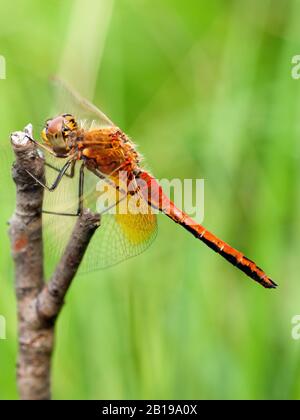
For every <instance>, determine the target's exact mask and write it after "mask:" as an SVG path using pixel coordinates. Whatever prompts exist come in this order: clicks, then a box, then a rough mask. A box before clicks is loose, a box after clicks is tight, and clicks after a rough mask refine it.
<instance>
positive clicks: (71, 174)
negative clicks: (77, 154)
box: [45, 160, 76, 178]
mask: <svg viewBox="0 0 300 420" xmlns="http://www.w3.org/2000/svg"><path fill="white" fill-rule="evenodd" d="M75 163H76V161H75V160H74V161H72V165H71V169H70V173H69V174H68V173H67V172H66V173H65V174H64V175H65V176H66V177H68V178H74V175H75ZM45 166H48V168H51V169H53V170H54V171H56V172H60V171H61V169H60V168H57V167H56V166H54V165H51V163H49V162H45Z"/></svg>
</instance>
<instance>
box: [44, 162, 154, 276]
mask: <svg viewBox="0 0 300 420" xmlns="http://www.w3.org/2000/svg"><path fill="white" fill-rule="evenodd" d="M79 164H80V163H79ZM78 169H79V168H78ZM51 171H52V169H50V170H49V171H47V172H51ZM47 175H48V174H47ZM50 175H51V176H52V177H53V173H52V174H50V173H49V176H50ZM55 175H56V174H55ZM55 175H54V176H55ZM49 179H50V178H49ZM99 183H100V184H101V183H105V181H103V180H102V181H101V180H99V178H98V177H96V176H95V175H94V174H93V173H90V172H89V171H87V170H86V171H85V182H84V186H85V190H84V206H85V207H88V208H91V209H92V210H93V211H95V210H96V209H98V210H99V207H101V204H99V200H100V201H101V199H102V193H101V191H103V188H102V187H101V185H100V186H99ZM96 185H97V187H96ZM105 187H107V188H108V189H109V188H111V191H108V194H107V195H110V193H111V195H112V196H115V194H114V191H113V187H109V186H108V185H107V184H106V183H105ZM107 188H106V189H107ZM137 202H138V203H139V213H137V214H133V213H132V208H133V207H135V206H136V203H137ZM111 203H112V202H110V204H111ZM77 204H78V170H77V171H76V175H75V177H74V178H73V179H69V178H66V177H65V178H64V179H63V181H62V183H61V184H60V185H59V187H58V189H57V190H56V191H55V192H51V193H49V192H46V193H45V206H44V208H45V210H48V211H55V212H59V213H61V212H63V213H72V212H74V213H75V212H76V210H77ZM112 208H113V206H112ZM114 208H115V211H114V214H108V213H103V214H102V218H101V226H100V228H99V229H98V230H97V231H96V233H95V235H94V236H93V238H92V241H91V243H90V245H89V248H88V250H87V253H86V255H85V257H84V260H83V261H82V264H81V266H80V270H79V272H80V273H85V272H89V271H93V270H97V269H101V268H106V267H110V266H112V265H115V264H117V263H119V262H121V261H123V260H126V259H128V258H130V257H133V256H136V255H138V254H140V253H142V252H143V251H145V250H146V249H147V248H148V247H149V246H150V245H151V243H152V242H153V240H154V239H155V237H156V234H157V220H156V215H155V214H153V213H152V211H151V209H150V208H149V207H148V204H147V203H146V202H145V201H144V199H143V197H142V196H140V195H139V193H137V194H136V195H135V196H133V197H132V196H130V197H126V198H125V199H124V200H122V201H120V203H118V202H115V206H114ZM76 220H77V217H68V216H60V215H48V214H44V215H43V226H44V242H45V256H46V261H47V262H48V264H47V274H48V275H49V274H50V273H51V272H52V271H53V268H54V267H55V265H56V264H57V262H58V261H59V259H60V257H61V255H62V253H63V251H64V249H65V247H66V245H67V243H68V240H69V238H70V235H71V233H72V230H73V228H74V225H75V223H76Z"/></svg>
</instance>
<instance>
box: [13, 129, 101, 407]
mask: <svg viewBox="0 0 300 420" xmlns="http://www.w3.org/2000/svg"><path fill="white" fill-rule="evenodd" d="M27 136H29V137H31V138H32V127H31V126H30V125H29V126H27V127H26V128H25V129H24V132H16V133H13V134H12V135H11V143H12V147H13V150H14V152H15V156H16V161H15V163H14V165H13V169H12V177H13V179H14V182H15V184H16V209H15V212H14V214H13V216H12V218H11V220H10V229H9V234H10V239H11V250H12V256H13V258H14V262H15V289H16V297H17V305H18V339H19V354H18V363H17V384H18V391H19V395H20V398H21V399H23V400H48V399H50V398H51V391H50V376H51V356H52V353H53V349H54V327H55V322H56V319H57V316H58V315H59V313H60V311H61V308H62V306H63V302H64V298H65V295H66V293H67V291H68V289H69V287H70V285H71V282H72V280H73V278H74V276H75V274H76V272H77V270H78V267H79V265H80V262H81V261H82V258H83V256H84V254H85V251H86V249H87V247H88V244H89V242H90V240H91V238H92V236H93V233H94V232H95V230H96V229H97V228H98V226H99V225H100V216H99V215H97V214H94V213H91V212H90V211H89V210H85V211H84V212H83V214H82V215H81V216H80V217H79V218H78V220H77V223H76V225H75V227H74V230H73V233H72V235H71V238H70V241H69V244H68V245H67V247H66V250H65V253H64V255H63V256H62V258H61V261H60V262H59V264H58V266H57V268H56V270H55V272H54V273H53V276H52V278H51V279H50V281H49V282H48V283H45V280H44V270H43V238H42V206H43V191H44V190H43V187H42V186H41V185H40V184H38V183H37V182H35V181H34V179H33V178H32V177H31V176H30V175H29V173H28V172H30V173H32V174H33V175H34V176H35V177H36V178H37V179H39V180H41V181H43V182H44V181H45V179H44V178H45V172H44V158H43V156H42V155H41V153H40V152H39V151H38V150H37V148H36V145H35V144H34V143H33V142H32V141H30V139H29V138H28V137H27ZM27 171H28V172H27Z"/></svg>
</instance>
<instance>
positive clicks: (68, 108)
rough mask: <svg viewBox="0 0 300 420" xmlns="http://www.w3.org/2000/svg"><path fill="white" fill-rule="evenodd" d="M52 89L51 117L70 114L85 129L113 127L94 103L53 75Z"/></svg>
mask: <svg viewBox="0 0 300 420" xmlns="http://www.w3.org/2000/svg"><path fill="white" fill-rule="evenodd" d="M51 86H52V91H53V96H54V97H53V103H54V105H53V109H52V117H53V116H56V115H60V114H72V115H74V117H75V118H76V121H77V123H78V124H79V125H80V126H81V128H84V129H85V130H90V129H97V128H104V127H114V126H115V124H114V123H113V122H112V121H111V120H110V119H109V118H108V117H107V116H106V115H105V114H104V113H103V112H102V111H100V109H98V108H97V107H96V106H95V105H93V104H92V103H90V102H89V101H88V100H87V99H85V98H82V97H81V96H80V95H79V93H77V92H76V91H75V90H73V89H72V88H71V87H70V86H69V85H68V84H67V83H66V82H64V81H62V80H61V79H59V78H57V77H54V78H52V79H51Z"/></svg>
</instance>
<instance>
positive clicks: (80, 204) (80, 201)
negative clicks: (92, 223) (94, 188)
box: [77, 162, 85, 216]
mask: <svg viewBox="0 0 300 420" xmlns="http://www.w3.org/2000/svg"><path fill="white" fill-rule="evenodd" d="M84 168H85V165H84V162H83V163H82V165H81V166H80V171H79V186H78V209H77V215H78V216H79V215H80V214H82V212H83V193H84Z"/></svg>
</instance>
